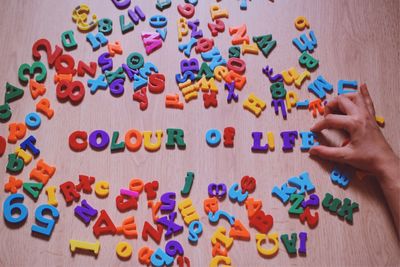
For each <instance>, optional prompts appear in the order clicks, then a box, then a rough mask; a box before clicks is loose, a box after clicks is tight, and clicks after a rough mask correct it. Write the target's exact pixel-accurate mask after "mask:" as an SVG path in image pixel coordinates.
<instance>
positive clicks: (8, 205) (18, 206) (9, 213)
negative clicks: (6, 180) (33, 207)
mask: <svg viewBox="0 0 400 267" xmlns="http://www.w3.org/2000/svg"><path fill="white" fill-rule="evenodd" d="M17 200H20V201H21V202H23V201H24V195H22V194H12V195H10V196H9V197H8V198H7V199H6V200H5V201H4V204H3V215H4V219H5V220H6V221H7V222H8V223H12V224H18V223H21V222H23V221H25V220H26V218H27V217H28V209H27V208H26V206H25V205H24V204H22V203H13V202H15V201H17ZM13 211H14V212H13ZM13 213H19V215H18V216H17V217H13Z"/></svg>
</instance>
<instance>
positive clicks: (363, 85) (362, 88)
mask: <svg viewBox="0 0 400 267" xmlns="http://www.w3.org/2000/svg"><path fill="white" fill-rule="evenodd" d="M360 91H361V94H362V95H363V96H368V89H367V85H366V84H365V83H363V84H362V85H361V86H360Z"/></svg>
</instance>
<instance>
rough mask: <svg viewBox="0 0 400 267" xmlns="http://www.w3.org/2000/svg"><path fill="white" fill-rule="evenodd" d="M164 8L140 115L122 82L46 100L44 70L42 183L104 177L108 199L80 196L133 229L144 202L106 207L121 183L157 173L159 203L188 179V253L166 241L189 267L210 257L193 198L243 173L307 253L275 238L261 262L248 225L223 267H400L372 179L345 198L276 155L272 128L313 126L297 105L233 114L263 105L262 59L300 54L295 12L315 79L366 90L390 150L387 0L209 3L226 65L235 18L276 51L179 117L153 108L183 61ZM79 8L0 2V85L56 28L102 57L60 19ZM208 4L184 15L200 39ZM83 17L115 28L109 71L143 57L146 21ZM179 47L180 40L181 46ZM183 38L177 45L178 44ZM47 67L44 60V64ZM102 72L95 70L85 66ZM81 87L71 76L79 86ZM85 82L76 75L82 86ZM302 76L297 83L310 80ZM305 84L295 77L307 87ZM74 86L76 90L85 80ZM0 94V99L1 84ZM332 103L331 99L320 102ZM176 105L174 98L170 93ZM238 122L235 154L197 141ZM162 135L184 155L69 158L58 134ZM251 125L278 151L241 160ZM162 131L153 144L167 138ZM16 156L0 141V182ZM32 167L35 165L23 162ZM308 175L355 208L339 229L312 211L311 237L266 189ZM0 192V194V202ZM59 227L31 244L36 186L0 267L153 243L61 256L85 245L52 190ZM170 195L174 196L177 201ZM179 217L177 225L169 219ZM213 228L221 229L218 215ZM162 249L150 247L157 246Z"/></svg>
mask: <svg viewBox="0 0 400 267" xmlns="http://www.w3.org/2000/svg"><path fill="white" fill-rule="evenodd" d="M173 2H174V3H173V4H172V7H171V8H169V9H167V10H165V11H164V12H163V14H164V15H165V16H167V17H168V19H169V20H168V35H167V41H166V42H165V43H164V44H163V47H162V48H161V49H160V50H159V51H157V52H155V53H154V54H152V55H150V56H149V57H148V58H147V59H148V60H150V61H151V62H153V63H154V64H155V65H156V66H158V69H159V70H160V72H161V73H164V74H165V75H166V77H167V82H166V90H165V92H164V93H163V94H162V95H149V101H150V102H149V108H148V110H147V111H145V112H141V111H140V110H139V108H138V104H137V103H136V102H133V101H132V91H131V89H130V88H128V86H126V87H127V88H126V91H125V93H124V95H123V96H122V97H119V98H115V97H112V96H111V95H110V94H109V92H106V91H99V92H97V93H96V94H95V95H90V93H89V90H87V93H86V96H85V99H84V101H83V102H82V103H81V104H80V105H78V106H75V107H74V106H72V105H70V104H69V103H65V104H61V103H59V102H57V100H56V96H55V86H54V83H53V81H52V78H53V74H54V70H53V69H52V70H49V72H48V75H47V80H46V86H47V88H48V91H47V93H46V97H48V98H49V99H50V100H51V103H52V105H53V107H54V109H55V116H54V118H53V119H52V120H50V121H48V120H47V119H46V118H44V119H43V121H42V125H41V126H40V128H39V129H38V130H35V131H30V133H32V134H34V135H35V136H36V138H37V140H38V141H37V146H38V147H39V148H40V150H41V155H40V158H43V159H45V161H46V162H49V163H51V164H53V165H55V166H57V172H56V175H55V176H54V177H53V178H52V179H51V180H50V182H49V184H48V185H55V186H57V187H58V185H59V184H61V183H63V182H65V181H68V180H71V181H74V182H77V181H78V175H79V174H88V175H92V176H94V177H96V179H97V180H107V181H109V182H110V183H111V189H110V195H109V197H108V198H106V199H98V198H97V197H96V196H95V194H92V195H86V194H83V195H82V199H87V200H88V202H89V203H91V204H92V205H93V206H94V207H96V208H98V209H103V208H104V209H106V210H107V212H108V214H109V215H110V217H111V218H112V219H113V221H114V222H115V224H116V225H119V224H120V223H121V222H122V220H123V219H124V218H125V217H127V216H128V215H134V216H135V219H136V222H137V227H138V230H139V234H141V230H142V226H143V223H144V221H145V220H151V213H150V211H149V210H148V209H147V204H146V201H145V197H144V196H141V197H140V201H139V208H138V210H137V211H134V212H128V213H124V214H122V213H120V212H118V211H117V209H116V208H115V197H116V195H117V194H118V192H119V189H120V188H121V187H127V186H128V182H129V181H130V179H131V178H134V177H140V178H142V179H143V180H144V181H151V180H153V179H157V180H158V181H159V182H160V189H159V191H158V197H160V195H161V194H162V193H163V192H168V191H175V192H177V193H179V191H180V190H181V189H182V187H183V184H184V178H185V175H186V172H187V171H193V172H194V173H195V180H194V184H193V188H192V192H191V194H190V197H191V199H192V200H193V202H194V204H195V207H196V209H197V211H198V212H199V214H201V222H202V223H203V226H204V232H203V234H202V236H201V238H200V241H199V243H198V244H197V245H196V246H193V245H190V244H189V243H188V242H187V234H188V231H187V228H186V227H185V230H184V232H183V234H181V235H179V236H178V237H177V238H176V239H177V240H180V241H181V242H182V243H183V244H184V248H185V255H186V256H188V257H189V258H190V260H191V262H192V266H206V265H208V264H209V262H210V259H211V242H210V237H211V235H212V234H213V232H214V231H215V230H216V229H217V227H216V226H212V225H210V223H209V222H208V218H207V216H206V214H205V213H204V211H203V199H204V198H206V197H207V185H208V184H209V183H211V182H224V183H226V184H227V185H228V186H230V185H231V184H232V183H234V182H239V181H240V179H241V177H242V176H244V175H252V176H254V177H255V178H256V179H257V189H256V191H255V192H254V193H253V194H252V197H254V198H255V199H261V200H262V201H263V210H265V211H266V212H267V213H268V214H272V215H273V217H274V226H273V229H272V231H273V232H278V233H279V234H284V233H288V234H290V233H292V232H300V231H306V232H308V241H307V256H306V257H301V256H297V257H289V256H288V254H287V253H286V251H285V248H284V247H283V244H282V243H280V250H279V252H278V255H277V256H275V257H274V258H271V259H265V258H262V257H261V256H260V255H258V253H257V249H256V242H255V234H256V231H255V230H254V229H251V230H250V231H251V241H249V242H246V241H235V242H234V244H233V247H232V248H231V250H230V251H229V256H230V257H231V258H232V263H233V266H267V265H276V266H294V265H296V266H305V265H309V266H399V263H400V262H399V260H400V254H399V242H398V239H397V238H396V234H395V228H394V225H393V222H392V219H391V217H390V213H389V211H388V208H387V205H386V204H385V200H384V197H383V195H382V192H381V190H380V188H379V185H378V183H377V182H376V181H374V180H373V179H366V180H363V181H358V180H356V179H355V180H353V181H352V182H351V184H350V187H349V188H348V189H346V190H343V189H341V188H339V187H338V186H335V185H333V184H332V183H331V181H330V178H329V173H330V171H331V170H332V167H333V164H331V163H328V162H322V161H319V160H315V159H311V158H310V157H309V156H308V154H307V153H302V152H300V149H299V142H300V141H297V143H296V148H295V150H294V152H292V153H283V152H282V150H281V146H282V141H281V139H280V138H279V133H280V132H281V131H283V130H308V129H309V127H310V126H311V125H312V123H313V121H314V120H313V118H312V116H311V115H310V114H309V112H308V111H301V110H297V111H296V110H294V111H292V113H291V114H288V119H287V120H283V119H282V118H281V117H277V116H275V114H274V112H273V108H272V107H271V106H270V105H268V107H267V109H266V110H265V112H264V113H263V114H262V115H261V116H260V118H255V117H254V116H253V115H252V114H251V113H249V112H247V111H245V110H243V108H242V104H241V103H242V102H243V101H244V99H245V98H246V97H247V95H248V94H249V93H250V92H254V93H255V94H256V95H257V96H259V97H260V98H262V99H263V100H264V101H266V102H267V103H268V104H269V103H270V101H271V96H270V93H269V86H270V83H269V81H268V79H266V77H265V76H263V74H262V72H261V69H262V67H264V66H265V65H266V64H270V65H272V66H273V67H274V69H275V70H283V69H287V68H289V67H291V66H295V67H297V68H298V69H299V68H300V66H299V65H298V57H299V51H298V50H297V49H296V48H295V47H294V46H293V44H292V42H291V40H292V39H293V38H294V37H298V36H299V35H300V32H298V31H297V30H296V29H295V27H294V19H295V18H296V17H297V16H299V15H304V16H306V17H307V19H308V20H309V21H310V23H311V28H312V29H313V30H314V31H315V33H316V36H317V39H318V47H317V48H316V51H315V52H314V55H315V56H316V58H318V59H319V60H320V66H319V68H318V70H317V71H316V72H315V73H312V79H314V78H316V76H317V74H323V75H324V77H325V78H326V79H327V80H328V81H331V82H332V83H333V84H334V87H335V93H336V85H337V81H338V80H339V79H348V80H358V81H360V82H366V83H367V84H368V87H369V88H370V91H371V95H372V97H373V99H374V102H375V107H376V110H377V113H378V114H379V115H382V116H383V117H385V120H386V126H385V128H384V130H383V132H384V134H385V136H386V137H387V138H388V140H389V143H390V144H391V145H392V146H393V148H394V149H395V151H396V153H397V154H399V150H400V146H399V137H400V136H399V123H398V121H399V120H398V114H399V112H400V110H399V104H400V103H399V97H398V80H397V77H398V73H399V67H398V65H399V51H400V46H399V41H400V38H399V30H398V27H399V15H398V13H399V1H398V0H393V1H372V0H368V1H365V0H352V1H348V0H339V1H311V0H305V1H290V0H276V1H275V3H271V2H270V1H252V2H250V3H249V7H248V10H247V11H241V10H240V8H239V1H234V0H230V1H228V0H224V1H220V2H219V4H220V5H221V6H222V7H224V8H226V9H228V10H229V20H226V30H225V32H224V33H223V34H222V35H220V36H218V37H217V38H215V44H216V46H217V47H218V48H219V49H220V51H221V52H222V54H223V55H224V57H226V58H227V56H228V48H229V46H231V45H230V40H231V37H230V36H229V34H228V27H229V26H238V25H241V24H243V23H246V24H247V28H248V33H249V35H250V36H254V35H260V34H266V33H272V34H273V37H274V39H276V40H277V42H278V46H277V47H276V48H275V50H274V51H273V52H272V53H271V55H270V56H269V57H268V59H267V60H266V59H265V58H264V57H263V56H262V55H261V54H260V55H259V56H253V55H245V56H244V57H243V58H244V59H245V61H246V63H247V71H246V76H247V85H246V86H245V88H244V89H243V90H242V91H241V92H240V93H239V95H240V96H239V99H240V101H239V103H233V104H230V105H228V104H226V101H225V97H226V92H224V90H223V85H222V84H219V90H220V91H219V96H218V100H219V105H218V108H217V109H209V110H206V109H204V107H203V102H202V99H201V94H200V97H199V99H198V100H195V101H191V102H190V103H189V104H187V105H185V109H184V110H183V111H178V110H170V109H165V107H164V98H165V95H166V94H167V93H180V92H179V91H178V88H177V86H176V84H175V81H174V79H173V77H174V76H175V74H176V73H178V72H179V62H180V60H181V59H183V58H184V56H183V55H182V54H181V53H180V52H179V51H178V49H177V45H178V41H177V31H176V20H177V18H178V12H177V9H176V6H177V4H179V3H183V2H184V1H173ZM80 3H81V2H80V1H76V0H73V1H50V0H41V1H39V0H35V1H22V0H14V1H4V2H3V5H2V8H1V11H0V14H1V16H0V34H1V40H2V41H1V42H0V55H1V59H2V64H0V83H1V84H2V85H5V83H6V82H7V81H8V82H10V83H13V84H18V75H17V71H18V67H19V66H20V65H21V64H22V63H29V64H30V63H31V62H32V61H33V59H32V55H31V47H32V44H33V43H34V42H35V41H36V40H37V39H39V38H43V37H45V38H47V39H48V40H50V42H51V43H52V44H55V43H57V44H59V45H61V44H60V42H61V41H60V35H61V33H62V32H64V31H66V30H70V29H72V30H74V32H75V37H76V39H77V42H78V49H77V50H73V51H72V52H70V54H72V55H73V56H74V58H75V60H76V61H78V60H79V59H82V60H84V61H85V62H89V61H90V60H92V61H95V60H97V58H98V56H99V55H100V54H101V53H103V52H104V51H105V49H106V48H101V49H100V50H98V51H96V52H92V49H91V47H90V45H89V43H87V42H86V41H85V34H82V33H79V32H78V31H77V30H76V26H75V25H74V23H73V22H72V20H71V12H72V10H73V8H74V7H75V6H77V5H78V4H80ZM134 3H135V4H138V5H140V7H141V8H142V9H143V11H144V12H145V13H146V15H147V19H148V18H149V17H150V16H151V15H152V14H157V13H160V12H159V11H158V10H156V8H155V4H154V3H155V1H147V0H146V1H145V0H142V1H139V0H138V1H134ZM214 3H216V1H206V0H200V1H199V4H198V6H197V7H196V14H195V17H196V18H198V19H200V23H201V29H202V30H203V32H204V33H205V35H206V36H210V33H209V30H208V28H207V26H206V25H207V23H208V22H210V21H211V18H210V13H209V6H210V5H211V4H214ZM87 4H88V5H89V6H90V8H91V10H92V12H93V13H96V14H97V15H98V17H99V18H103V17H107V18H110V19H112V20H113V23H114V28H113V33H112V35H111V36H110V37H109V39H110V41H116V40H119V41H121V43H122V46H123V48H124V54H123V55H122V56H117V57H115V58H114V66H118V65H120V64H122V63H123V62H124V61H125V59H126V56H127V55H129V53H131V52H133V51H138V52H140V53H142V54H145V53H144V47H143V44H142V41H141V38H140V33H141V32H143V31H150V30H151V28H150V26H149V24H148V21H146V22H140V24H139V25H138V26H135V30H134V31H133V32H130V33H127V34H126V35H124V36H122V35H121V31H120V27H119V20H118V18H119V15H120V14H125V15H126V14H127V11H126V10H118V9H116V8H115V7H114V5H113V4H112V2H111V1H87ZM186 39H187V38H186ZM186 39H185V40H186ZM44 61H45V64H46V66H47V62H46V59H44ZM97 73H100V70H99V69H98V70H97ZM78 79H80V78H78ZM80 80H82V81H86V80H87V78H84V79H80ZM308 82H309V81H308ZM308 82H307V83H308ZM85 83H86V82H85ZM307 83H306V84H305V85H303V87H302V89H301V90H297V89H295V88H294V87H293V88H290V89H294V90H296V91H297V92H298V93H299V95H300V98H301V99H304V98H312V96H311V95H310V94H309V93H308V92H307V89H306V86H307ZM3 88H5V86H2V89H1V92H2V93H1V95H3V92H4V90H5V89H3ZM331 97H332V96H329V98H331ZM180 98H181V99H182V96H180ZM36 102H37V101H34V100H33V99H32V98H31V96H30V93H29V90H28V88H27V87H25V95H24V97H23V99H21V100H19V101H17V102H14V103H12V104H11V108H12V110H13V115H12V119H11V121H10V122H22V121H23V120H24V118H25V115H26V114H27V113H28V112H32V111H33V110H34V105H35V103H36ZM227 126H234V127H235V128H236V137H235V146H234V148H231V149H227V148H224V147H223V145H222V144H221V145H220V146H218V147H216V148H211V147H209V146H208V145H207V144H206V142H205V137H204V136H205V133H206V131H207V130H208V129H210V128H217V129H219V130H221V131H223V128H224V127H227ZM168 127H177V128H182V129H184V131H185V140H186V143H187V147H186V149H185V150H183V151H181V150H167V149H165V146H164V145H163V147H162V148H161V150H160V151H159V152H156V153H149V152H146V151H145V150H144V149H143V148H142V149H141V150H140V151H138V152H135V153H132V152H128V151H125V152H123V153H117V154H111V153H110V150H109V149H107V150H106V151H103V152H95V151H92V150H90V149H87V150H86V151H84V152H81V153H75V152H73V151H71V150H70V149H69V147H68V136H69V134H70V133H71V132H73V131H75V130H85V131H87V132H91V131H93V130H95V129H104V130H106V131H107V132H108V133H110V134H111V133H112V131H114V130H117V131H119V132H120V133H121V134H124V133H125V132H126V131H127V130H128V129H132V128H134V129H138V130H140V131H144V130H150V131H155V130H157V129H162V130H165V129H166V128H168ZM252 131H262V132H266V131H272V132H273V133H274V134H275V139H276V146H277V147H276V149H275V151H274V152H272V153H270V152H268V153H267V154H255V153H252V152H251V145H252V138H251V132H252ZM0 135H1V136H7V135H8V124H2V125H1V126H0ZM165 137H166V135H164V139H163V143H165V140H166V139H165ZM14 149H15V145H8V146H7V149H6V153H5V155H3V157H2V158H0V166H3V167H2V171H1V174H2V181H3V183H2V184H4V183H6V182H7V181H8V177H9V175H8V174H7V173H5V166H6V163H7V154H9V153H11V152H12V151H13V150H14ZM35 162H37V159H36V160H35ZM35 162H33V163H31V164H30V165H28V166H26V167H25V169H24V171H23V173H21V174H20V175H18V177H19V178H21V179H23V180H25V181H27V180H28V177H29V171H30V170H31V169H32V168H33V167H34V165H35ZM304 171H307V172H309V173H310V176H311V179H312V181H313V183H314V184H315V186H316V193H317V194H318V195H319V196H320V197H321V199H322V198H323V196H324V195H325V193H326V192H330V193H332V194H333V195H334V196H335V197H338V198H341V199H343V198H345V197H349V198H350V199H352V200H354V201H357V202H358V203H359V205H360V211H359V212H357V213H355V214H354V224H353V225H349V224H347V223H346V222H344V221H342V220H340V219H339V218H338V217H337V216H334V215H331V214H329V213H328V212H326V211H325V210H324V209H323V208H322V207H320V208H319V215H320V221H319V225H318V226H317V228H316V229H313V230H309V229H308V227H307V226H304V225H302V224H301V223H300V222H299V220H298V219H293V218H289V216H288V212H287V209H288V206H286V207H284V206H283V205H282V203H281V202H280V201H279V200H277V199H276V198H273V197H271V193H270V192H271V190H272V188H273V186H274V185H278V186H279V185H282V184H283V183H284V182H286V181H287V179H288V178H290V177H292V176H296V175H299V174H300V173H301V172H304ZM6 197H7V194H6V193H5V192H4V191H2V192H1V193H0V201H1V203H3V201H4V199H5V198H6ZM57 198H58V201H59V207H58V209H59V210H60V219H59V221H58V223H57V224H56V226H55V229H54V232H53V235H52V236H51V239H50V240H49V241H45V240H42V239H38V238H35V237H32V236H31V229H30V228H31V225H32V224H33V223H34V210H35V207H36V206H38V205H39V204H40V203H45V202H46V201H47V198H46V194H45V193H44V191H43V192H42V194H41V195H40V198H39V200H38V201H37V203H34V202H33V201H32V200H31V199H29V197H26V199H25V204H26V205H27V206H28V207H29V217H28V219H27V222H26V223H25V224H24V225H23V226H22V227H20V228H19V229H11V228H8V227H7V226H6V225H5V223H4V220H2V222H1V223H0V236H1V242H0V251H1V252H0V266H132V265H133V266H137V265H139V263H138V261H137V253H138V250H139V248H140V247H141V246H142V245H148V246H149V247H151V248H153V249H155V248H156V247H157V245H156V244H155V243H154V242H153V241H152V240H149V241H148V242H143V240H142V239H141V238H138V239H135V240H131V241H128V242H130V243H131V244H132V246H133V250H134V252H133V253H134V254H133V256H132V258H131V259H130V260H129V261H127V262H123V261H120V260H119V259H118V258H117V256H116V254H115V246H116V244H117V243H118V242H119V241H123V240H124V238H123V237H122V236H113V237H111V236H101V237H100V242H101V250H100V254H99V256H98V257H97V258H94V257H92V256H87V255H81V254H76V255H75V256H71V253H70V251H69V240H70V239H79V240H87V241H95V240H96V239H95V237H94V235H93V233H92V227H91V226H92V225H93V222H92V223H91V225H90V226H89V227H85V226H84V225H83V223H82V222H81V221H80V220H78V219H77V218H76V217H75V216H74V214H73V207H74V206H75V205H76V204H75V203H74V204H73V205H72V206H69V207H67V206H66V205H65V202H64V200H63V198H62V196H61V194H60V193H59V192H57ZM178 199H180V197H179V198H178ZM220 207H221V209H223V210H226V211H227V212H229V213H232V214H234V215H235V216H236V217H237V218H240V220H241V221H242V222H243V223H244V224H245V225H246V226H248V219H247V214H246V210H245V208H244V207H243V206H242V207H240V206H239V205H237V204H232V203H231V202H230V201H229V200H228V199H226V200H225V201H223V202H222V203H220ZM1 210H2V209H1ZM177 221H178V222H180V223H182V224H183V221H182V218H181V217H180V215H178V218H177ZM219 225H223V226H224V227H226V228H229V226H228V223H227V222H226V221H224V220H223V221H221V222H220V223H219ZM164 244H165V241H162V244H161V246H160V247H161V248H163V247H164Z"/></svg>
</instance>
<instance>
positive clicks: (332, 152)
mask: <svg viewBox="0 0 400 267" xmlns="http://www.w3.org/2000/svg"><path fill="white" fill-rule="evenodd" d="M310 154H311V155H314V156H318V157H321V158H323V159H326V160H331V161H335V162H340V163H345V162H346V161H347V159H348V155H349V151H348V148H347V147H329V146H322V145H318V146H313V147H312V148H311V149H310Z"/></svg>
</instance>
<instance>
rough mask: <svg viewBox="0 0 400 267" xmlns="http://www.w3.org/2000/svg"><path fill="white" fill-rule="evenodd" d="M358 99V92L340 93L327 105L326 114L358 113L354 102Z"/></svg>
mask: <svg viewBox="0 0 400 267" xmlns="http://www.w3.org/2000/svg"><path fill="white" fill-rule="evenodd" d="M355 99H356V94H355V93H351V94H347V95H340V96H338V97H335V98H334V99H332V100H331V101H329V102H328V103H327V104H326V105H325V112H324V116H327V115H328V114H332V113H333V114H340V113H342V114H346V115H353V114H355V113H356V108H357V105H356V104H355V103H354V102H353V101H354V100H355Z"/></svg>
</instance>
